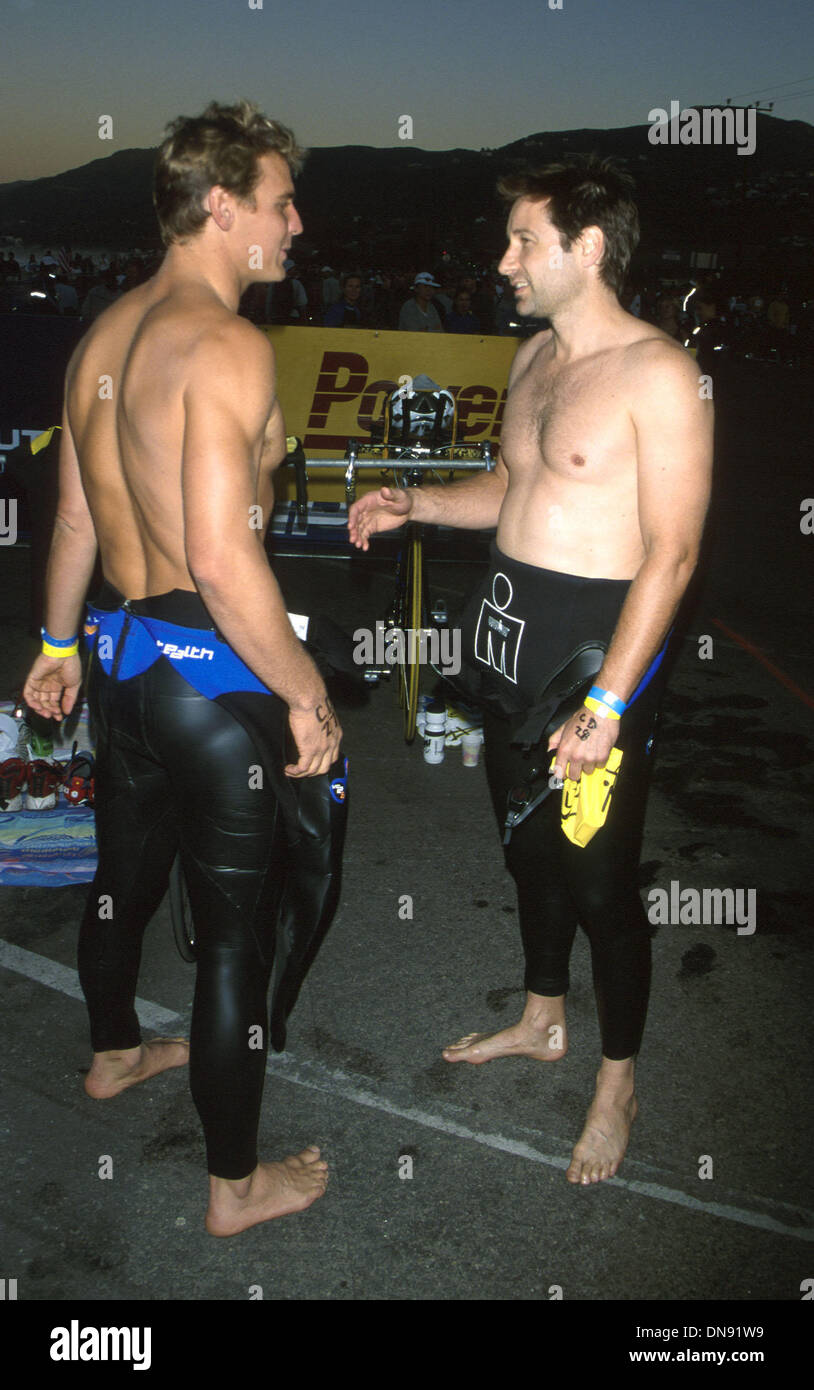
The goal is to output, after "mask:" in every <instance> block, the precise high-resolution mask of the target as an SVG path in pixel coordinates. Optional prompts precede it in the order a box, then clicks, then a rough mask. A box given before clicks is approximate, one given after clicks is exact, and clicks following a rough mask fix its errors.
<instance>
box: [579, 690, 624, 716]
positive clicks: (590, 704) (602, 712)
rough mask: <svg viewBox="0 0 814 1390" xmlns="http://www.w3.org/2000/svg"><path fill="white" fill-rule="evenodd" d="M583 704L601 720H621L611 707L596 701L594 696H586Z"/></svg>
mask: <svg viewBox="0 0 814 1390" xmlns="http://www.w3.org/2000/svg"><path fill="white" fill-rule="evenodd" d="M582 703H583V704H584V706H585V708H586V709H590V710H593V712H594V714H598V715H599V717H600V719H619V718H620V716H619V715H618V714H617V713H616V710H615V709H611V707H610V705H606V704H605V703H604V702H603V701H602V700H595V699H594V697H593V695H586V696H585V699H584V700H583V702H582Z"/></svg>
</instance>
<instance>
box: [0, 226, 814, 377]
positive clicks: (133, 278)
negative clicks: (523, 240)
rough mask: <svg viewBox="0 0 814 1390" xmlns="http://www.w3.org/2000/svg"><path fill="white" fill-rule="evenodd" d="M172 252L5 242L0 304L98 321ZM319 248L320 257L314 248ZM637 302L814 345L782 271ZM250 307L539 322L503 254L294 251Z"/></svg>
mask: <svg viewBox="0 0 814 1390" xmlns="http://www.w3.org/2000/svg"><path fill="white" fill-rule="evenodd" d="M161 254H162V253H161V252H139V251H135V252H133V253H130V254H124V255H104V254H103V255H101V256H97V257H91V256H89V255H81V254H78V253H72V252H71V251H70V250H68V249H66V248H62V247H60V248H57V250H56V251H55V252H52V251H50V250H49V251H46V252H45V254H43V255H41V256H39V257H37V256H35V255H34V254H33V253H32V254H31V255H29V256H28V257H27V258H21V259H18V258H17V256H15V254H14V252H13V251H12V250H10V249H7V250H5V251H4V252H0V311H2V310H5V311H11V312H22V313H50V314H61V315H68V316H73V317H80V318H81V319H82V320H83V321H87V322H92V321H93V319H95V318H96V317H97V316H98V315H99V314H100V313H102V311H103V310H104V309H106V308H107V307H108V305H109V304H112V303H113V302H114V300H116V299H118V298H119V296H120V295H122V294H124V293H125V292H126V291H127V290H129V289H132V288H133V287H134V286H136V285H138V284H141V283H142V281H144V280H145V279H147V278H148V277H149V276H151V275H153V274H154V273H155V271H156V270H157V269H158V266H159V265H160V262H161ZM312 260H313V258H312ZM622 302H623V303H624V305H625V307H626V308H628V309H629V311H630V312H631V313H633V314H636V315H637V316H638V317H640V318H642V319H644V320H646V321H647V322H650V323H653V324H655V325H656V326H657V327H659V328H661V329H662V330H663V331H664V332H665V333H668V334H669V335H670V336H671V337H673V338H675V339H676V340H678V341H680V342H684V343H687V344H688V345H690V346H699V347H700V346H701V345H702V344H705V345H706V347H707V348H710V349H715V348H718V349H722V348H726V349H729V350H731V351H733V352H736V353H737V354H738V355H740V356H751V357H764V358H766V357H768V358H774V359H777V360H780V361H789V362H795V361H798V360H802V359H806V360H808V359H810V357H811V355H812V351H813V350H814V346H813V345H814V303H812V301H811V300H808V301H805V300H803V299H802V298H801V297H800V296H799V295H794V294H791V293H789V291H788V287H787V286H785V285H783V284H782V283H780V284H779V285H777V286H776V287H775V288H773V289H772V290H771V291H767V292H765V293H757V292H756V293H746V292H744V291H743V290H742V288H741V286H739V284H738V283H736V282H734V281H733V282H731V283H730V282H728V281H727V279H726V277H723V276H721V275H720V274H717V273H705V274H703V275H700V274H699V275H697V276H696V277H695V278H694V280H693V282H692V284H688V283H687V282H686V281H684V282H679V283H677V282H670V281H666V280H663V279H659V278H655V277H654V278H653V279H652V280H651V281H650V282H648V283H644V282H631V283H630V284H629V285H628V286H627V287H626V290H625V293H624V295H623V296H622ZM240 312H241V313H242V314H244V315H245V316H246V317H247V318H249V319H251V320H252V322H254V323H258V324H278V325H292V326H301V327H302V326H322V327H325V328H373V329H389V330H398V329H401V330H404V331H407V332H412V333H415V332H425V333H466V334H479V335H482V336H488V335H493V334H497V335H505V334H519V335H523V334H526V333H527V332H528V331H529V329H530V328H536V327H539V322H533V323H529V322H528V321H525V322H523V321H518V320H517V319H516V316H515V311H514V296H513V295H512V293H511V290H510V288H509V286H508V284H507V282H506V280H505V279H504V277H503V276H501V275H499V274H498V273H497V269H496V262H493V263H492V264H491V265H490V266H487V267H480V268H475V267H472V266H470V265H465V264H461V265H455V263H454V262H453V261H452V260H451V259H450V258H449V257H445V259H444V260H443V262H442V263H440V264H439V265H436V266H435V267H434V269H432V270H425V269H420V268H414V269H411V270H404V269H403V268H399V269H393V268H388V269H385V268H381V267H379V268H374V269H372V268H366V269H360V268H358V267H349V268H347V269H344V270H342V271H341V273H339V274H337V271H336V270H335V269H334V267H333V266H331V265H327V264H326V265H322V266H319V265H318V264H316V263H313V264H312V263H309V262H306V263H305V264H304V265H303V266H302V268H300V267H298V266H297V264H296V262H295V261H294V260H288V261H287V262H286V278H285V280H284V281H282V282H280V283H273V284H262V283H258V284H254V285H252V286H250V287H249V289H248V290H247V291H246V293H245V294H244V296H243V299H242V300H241V304H240Z"/></svg>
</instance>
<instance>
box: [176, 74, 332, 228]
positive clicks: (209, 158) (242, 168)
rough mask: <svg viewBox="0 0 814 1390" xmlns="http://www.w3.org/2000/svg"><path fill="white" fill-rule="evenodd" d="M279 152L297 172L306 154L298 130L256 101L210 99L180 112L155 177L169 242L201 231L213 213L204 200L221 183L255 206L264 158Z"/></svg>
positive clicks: (294, 171) (293, 170)
mask: <svg viewBox="0 0 814 1390" xmlns="http://www.w3.org/2000/svg"><path fill="white" fill-rule="evenodd" d="M265 154H279V155H281V156H282V158H283V159H284V160H285V161H286V163H287V164H288V167H289V169H290V170H291V172H292V174H296V173H298V172H299V170H300V168H301V167H302V162H303V159H304V157H305V151H304V150H301V149H300V148H299V146H298V145H297V142H296V140H295V139H294V135H293V133H292V132H291V131H290V130H289V129H288V127H287V126H284V125H281V124H280V122H279V121H273V120H271V119H270V117H268V116H264V115H263V113H262V111H260V109H259V108H258V107H257V106H254V105H253V104H252V102H250V101H240V102H238V103H237V105H236V106H219V105H218V103H217V102H215V101H213V102H210V104H209V106H207V108H206V110H205V111H204V113H203V115H202V116H179V117H178V118H177V120H174V121H172V122H171V123H170V125H169V126H168V127H167V135H166V137H165V139H164V141H163V143H162V145H161V146H160V148H159V151H158V157H157V159H156V164H155V174H154V178H153V203H154V205H155V210H156V214H157V216H158V225H159V227H160V229H161V240H162V241H163V242H164V245H165V246H169V245H171V243H172V242H174V241H184V240H186V239H187V238H188V237H193V236H196V235H197V233H198V232H199V231H200V230H201V227H203V225H204V223H205V222H206V219H207V218H208V217H209V213H208V212H207V211H206V210H205V209H204V207H203V206H202V203H203V199H204V197H205V196H206V194H207V192H208V191H209V189H210V188H213V187H214V186H215V184H219V185H220V187H221V188H226V189H228V191H229V192H230V193H234V194H235V196H236V197H237V198H239V199H240V201H241V202H244V203H247V204H248V205H249V206H250V207H254V198H253V194H254V190H255V188H256V187H257V184H258V182H259V179H260V160H261V158H262V157H263V155H265Z"/></svg>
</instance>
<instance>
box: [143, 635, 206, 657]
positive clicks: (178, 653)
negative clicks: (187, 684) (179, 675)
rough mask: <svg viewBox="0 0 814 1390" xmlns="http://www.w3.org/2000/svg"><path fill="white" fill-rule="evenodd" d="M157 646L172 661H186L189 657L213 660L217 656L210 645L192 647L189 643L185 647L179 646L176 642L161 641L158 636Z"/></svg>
mask: <svg viewBox="0 0 814 1390" xmlns="http://www.w3.org/2000/svg"><path fill="white" fill-rule="evenodd" d="M156 646H158V647H160V648H161V650H162V652H163V653H164V655H165V656H168V657H170V659H171V660H172V661H184V660H185V659H186V658H187V657H189V658H191V659H192V660H195V661H204V660H206V661H212V660H213V659H214V656H215V653H214V652H213V651H211V650H210V648H209V647H191V646H190V645H189V643H187V645H186V646H185V647H179V646H177V644H176V643H175V642H159V640H158V638H156Z"/></svg>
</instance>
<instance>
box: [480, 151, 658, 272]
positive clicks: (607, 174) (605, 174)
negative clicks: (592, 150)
mask: <svg viewBox="0 0 814 1390" xmlns="http://www.w3.org/2000/svg"><path fill="white" fill-rule="evenodd" d="M497 187H498V192H499V194H500V196H501V197H502V198H504V199H505V200H506V201H507V202H510V203H514V202H516V201H517V199H518V198H529V199H531V201H532V202H542V201H543V200H544V199H548V215H549V218H550V219H551V222H552V223H553V225H554V226H555V227H556V228H557V230H558V232H559V233H560V245H561V246H562V249H563V250H564V251H567V250H568V249H569V248H570V246H571V244H572V242H574V241H576V240H577V238H578V237H579V235H580V233H581V232H582V231H583V230H584V228H585V227H599V228H600V229H601V231H602V233H603V235H604V238H605V249H604V251H603V253H602V260H601V261H600V263H599V278H600V280H601V281H602V282H603V284H605V285H607V286H608V287H609V289H612V290H614V291H615V292H616V294H620V293H621V291H622V288H623V286H624V283H625V274H626V272H627V268H628V266H629V265H630V258H631V256H632V255H633V252H634V251H635V250H636V247H637V246H638V244H639V214H638V212H637V210H636V204H635V203H634V202H633V197H632V194H633V180H632V178H631V177H630V175H629V174H627V173H625V172H624V171H623V170H622V169H620V168H618V166H617V165H615V164H614V163H613V161H612V160H610V159H600V158H599V157H598V156H597V155H583V156H581V157H575V158H574V159H572V160H569V161H568V163H564V164H546V165H545V166H544V167H543V168H541V169H525V170H518V171H517V172H516V173H513V174H506V175H505V176H504V177H503V178H502V179H501V180H500V182H499V183H498V186H497Z"/></svg>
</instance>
